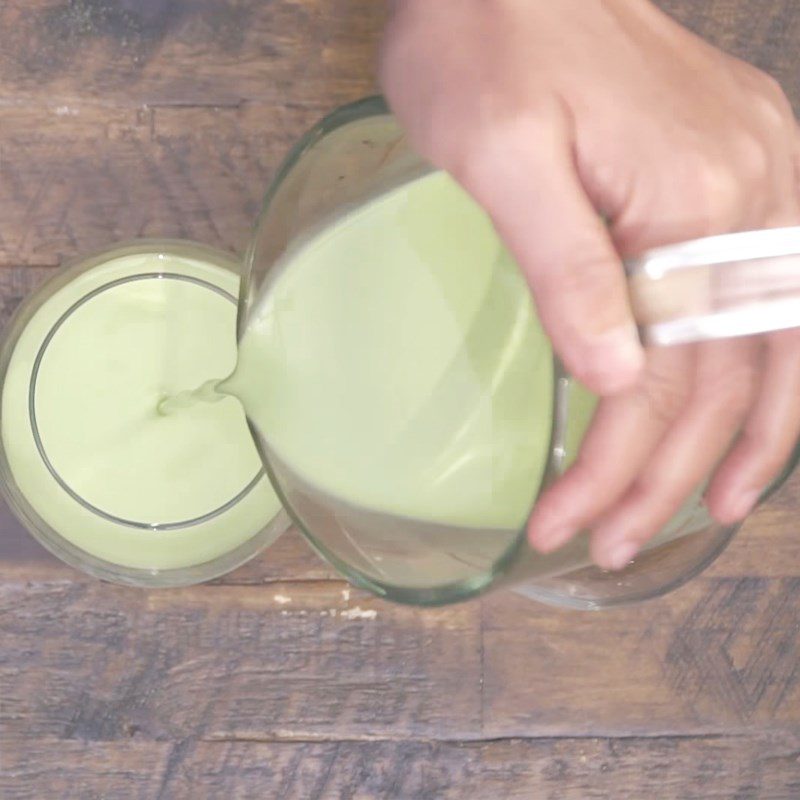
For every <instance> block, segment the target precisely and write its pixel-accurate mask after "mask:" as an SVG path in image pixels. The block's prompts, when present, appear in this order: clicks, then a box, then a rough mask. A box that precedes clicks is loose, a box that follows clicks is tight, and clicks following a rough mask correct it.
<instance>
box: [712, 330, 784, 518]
mask: <svg viewBox="0 0 800 800" xmlns="http://www.w3.org/2000/svg"><path fill="white" fill-rule="evenodd" d="M763 357H764V359H765V368H764V376H763V379H762V381H761V384H760V388H759V394H758V398H757V400H756V402H755V405H754V406H753V409H752V411H751V412H750V414H749V416H748V418H747V422H746V423H745V426H744V429H743V431H742V433H741V436H740V437H739V439H738V441H737V443H736V445H735V447H734V448H733V450H732V451H731V453H730V454H729V456H728V457H727V458H726V459H725V461H724V462H723V464H722V465H721V466H720V468H719V470H718V471H717V473H716V475H715V477H714V480H713V482H712V484H711V486H710V488H709V491H708V494H707V496H706V501H707V503H708V507H709V510H710V511H711V513H712V514H713V515H714V516H715V517H716V518H717V519H718V520H719V521H720V522H723V523H725V524H731V523H734V522H738V521H740V520H742V519H744V517H746V516H747V515H748V514H749V513H750V512H751V511H752V509H753V507H754V506H755V505H756V504H757V502H758V500H759V498H760V497H761V495H762V494H763V493H764V492H765V491H766V490H767V488H768V487H769V484H770V483H771V482H772V481H773V480H774V479H775V477H776V476H777V475H778V473H779V472H780V471H781V469H782V468H783V466H784V465H785V464H786V462H787V461H788V459H789V457H790V455H791V453H792V450H793V449H794V446H795V443H796V442H797V439H798V435H800V332H798V331H785V332H781V333H776V334H773V335H772V336H770V337H769V339H768V340H767V342H766V344H765V353H764V356H763Z"/></svg>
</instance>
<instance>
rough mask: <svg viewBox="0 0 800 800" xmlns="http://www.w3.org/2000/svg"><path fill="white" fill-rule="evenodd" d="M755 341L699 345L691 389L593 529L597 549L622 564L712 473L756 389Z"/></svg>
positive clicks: (609, 563) (612, 565)
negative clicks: (618, 497) (653, 448)
mask: <svg viewBox="0 0 800 800" xmlns="http://www.w3.org/2000/svg"><path fill="white" fill-rule="evenodd" d="M758 363H759V362H758V344H757V341H756V340H752V339H742V340H735V341H730V342H714V343H709V344H705V345H702V346H700V347H698V350H697V369H696V373H695V381H694V388H693V391H692V397H691V398H690V400H689V402H688V403H687V406H686V410H685V411H684V413H683V414H682V415H680V416H679V417H678V418H677V419H676V421H675V422H674V423H673V425H672V427H671V428H670V430H669V432H668V434H667V435H666V437H665V438H664V440H663V441H662V442H661V443H660V445H659V446H658V448H657V450H656V452H655V453H654V454H653V456H652V457H651V459H650V460H649V462H648V464H647V466H646V467H645V468H644V469H643V470H642V472H641V474H640V475H639V476H638V477H637V479H636V481H635V483H634V484H633V486H632V487H631V488H630V489H629V491H628V492H627V494H626V496H625V497H624V498H623V499H622V501H621V502H620V503H619V504H617V505H616V506H615V507H614V508H613V509H612V511H611V512H610V513H608V514H607V515H606V516H605V517H604V518H603V519H602V520H601V521H600V522H599V523H597V524H596V525H595V526H594V528H593V531H592V557H593V558H594V560H595V562H596V563H597V564H599V565H600V566H602V567H605V568H607V569H621V568H623V567H624V566H625V565H626V564H627V563H628V562H629V561H630V560H631V559H632V558H633V557H634V556H635V555H636V553H637V552H638V551H639V550H640V549H641V547H642V546H643V545H644V544H645V543H646V542H647V540H648V539H650V538H652V537H653V536H654V535H655V534H656V533H658V531H659V530H660V529H661V528H662V527H663V526H664V525H666V524H667V522H669V520H670V518H671V517H672V516H673V514H674V513H675V511H676V510H677V509H678V508H680V506H681V505H682V504H683V503H684V502H685V501H686V500H687V498H688V497H689V496H690V495H691V494H692V492H693V491H695V490H696V489H697V487H698V486H700V485H702V483H703V481H704V480H706V479H707V478H708V476H709V475H710V473H711V471H712V470H713V468H714V466H715V465H716V464H717V463H718V462H719V460H720V458H721V457H722V456H723V455H724V453H725V452H726V450H727V449H728V448H729V446H730V444H731V442H732V440H733V439H734V437H735V436H736V433H737V431H738V430H739V429H740V426H741V424H742V422H743V420H744V419H745V417H746V416H747V412H748V409H749V407H750V404H751V402H752V399H753V397H754V396H755V392H756V383H757V378H758V372H759V370H758Z"/></svg>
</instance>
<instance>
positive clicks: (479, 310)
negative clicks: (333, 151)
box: [222, 173, 553, 556]
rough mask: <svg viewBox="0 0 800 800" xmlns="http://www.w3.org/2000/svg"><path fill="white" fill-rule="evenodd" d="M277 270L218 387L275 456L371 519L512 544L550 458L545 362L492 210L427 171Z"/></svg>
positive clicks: (549, 374)
mask: <svg viewBox="0 0 800 800" xmlns="http://www.w3.org/2000/svg"><path fill="white" fill-rule="evenodd" d="M275 275H276V276H277V277H276V279H275V281H274V283H273V284H272V285H271V287H270V288H269V291H268V292H266V294H265V295H264V296H263V297H262V298H261V300H260V302H259V304H258V305H257V307H256V308H255V309H254V310H253V311H252V312H251V314H250V317H249V321H248V325H247V328H246V331H245V333H244V336H243V337H242V339H241V342H240V351H239V361H238V366H237V370H236V372H235V374H234V375H233V376H232V378H231V379H229V380H228V381H227V382H225V383H224V384H223V385H222V388H223V389H224V391H227V392H231V393H233V394H235V395H237V396H238V397H239V398H240V399H241V400H242V402H243V404H244V406H245V408H246V410H247V413H248V416H249V417H250V419H251V421H252V422H253V424H254V425H255V427H256V428H257V429H258V431H259V433H260V435H261V438H262V444H263V446H264V448H265V450H267V451H268V452H270V453H272V454H273V455H274V457H275V459H276V462H277V461H280V462H282V463H283V464H284V465H285V466H286V468H287V469H288V470H290V471H291V472H292V473H293V474H294V475H296V476H297V477H298V478H299V479H300V480H302V481H304V482H307V483H308V484H309V485H310V486H313V487H314V488H315V489H316V490H317V491H319V492H321V493H323V494H326V495H328V496H332V497H334V498H336V499H337V501H343V502H345V503H348V504H351V505H354V506H357V507H359V508H362V509H365V510H368V511H379V512H382V513H387V514H393V515H397V516H399V517H403V518H406V519H413V520H416V521H424V522H429V523H437V524H441V525H450V526H453V525H455V526H465V527H469V528H472V529H475V530H480V529H503V530H509V531H514V532H516V531H517V530H518V529H519V528H520V526H521V525H522V524H523V523H524V521H525V519H526V517H527V515H528V513H529V510H530V508H531V504H532V503H533V500H534V498H535V496H536V492H537V490H538V488H539V485H540V483H541V480H542V476H543V474H544V470H545V467H546V463H547V459H548V445H549V441H550V435H551V419H552V404H553V366H552V356H551V350H550V346H549V343H548V340H547V338H546V337H545V335H544V333H543V332H542V330H541V328H540V326H539V323H538V321H537V318H536V315H535V312H534V309H533V305H532V302H531V299H530V293H529V291H528V288H527V286H526V284H525V282H524V279H523V277H522V276H521V274H520V272H519V270H518V269H517V267H516V265H515V264H514V262H513V261H512V260H511V258H510V257H509V255H508V254H507V252H506V251H505V249H504V248H503V246H502V245H501V243H500V241H499V239H498V237H497V235H496V233H495V232H494V229H493V227H492V225H491V223H490V221H489V219H488V217H487V216H486V215H485V213H484V212H483V211H482V210H481V209H480V208H479V207H478V206H477V205H476V204H475V203H474V202H473V201H472V200H471V199H469V198H468V197H467V196H466V195H465V194H464V192H463V191H461V190H460V189H459V188H458V187H457V186H456V185H455V184H454V183H453V181H452V180H451V179H450V178H449V177H448V176H446V175H444V174H442V173H436V174H432V175H429V176H426V177H425V178H422V179H420V180H417V181H415V182H413V183H411V184H407V185H405V186H403V187H401V188H400V189H397V190H394V191H392V192H390V193H388V194H386V195H383V196H382V197H380V198H378V199H377V200H375V201H373V202H372V203H369V204H368V205H366V206H364V207H362V208H360V209H358V210H356V211H354V212H353V213H351V214H348V215H346V216H344V217H342V218H341V219H339V220H338V221H336V222H335V223H334V224H331V225H330V226H328V227H327V228H326V229H325V230H323V231H322V232H321V233H319V234H318V235H317V236H315V237H313V238H311V239H310V240H309V241H307V242H305V243H304V244H303V245H302V246H300V247H298V248H296V249H295V250H294V251H293V252H291V253H288V254H287V256H286V259H285V262H284V264H283V265H279V266H277V267H276V268H275ZM371 528H372V531H373V533H371V534H370V535H372V536H373V537H374V536H375V534H374V530H375V528H376V525H375V524H374V522H373V524H372V525H371ZM312 532H313V531H312ZM426 536H427V538H428V541H430V533H428V534H426ZM465 539H466V534H462V536H461V541H462V542H463V541H465ZM486 544H487V542H486V539H485V538H484V540H483V542H482V545H481V546H482V547H483V549H484V550H485V549H486ZM499 546H500V548H502V547H506V546H508V542H507V541H506V542H505V543H503V542H499ZM494 555H495V556H497V552H495V553H494Z"/></svg>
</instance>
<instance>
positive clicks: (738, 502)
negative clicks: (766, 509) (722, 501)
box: [730, 491, 761, 522]
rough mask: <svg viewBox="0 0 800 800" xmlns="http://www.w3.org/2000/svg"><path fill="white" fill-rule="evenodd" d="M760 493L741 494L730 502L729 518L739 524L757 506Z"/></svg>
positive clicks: (748, 492)
mask: <svg viewBox="0 0 800 800" xmlns="http://www.w3.org/2000/svg"><path fill="white" fill-rule="evenodd" d="M760 497H761V492H757V491H747V492H741V493H740V494H739V495H738V496H736V497H734V498H733V499H732V500H731V504H730V509H731V517H732V518H733V520H734V521H736V522H741V520H743V519H744V518H745V517H746V516H747V515H748V514H749V513H750V512H751V511H752V510H753V509H754V508H755V507H756V505H757V504H758V501H759V498H760Z"/></svg>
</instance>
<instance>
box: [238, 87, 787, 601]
mask: <svg viewBox="0 0 800 800" xmlns="http://www.w3.org/2000/svg"><path fill="white" fill-rule="evenodd" d="M433 174H435V170H434V168H433V167H431V166H430V165H429V164H427V163H426V162H425V161H424V160H422V159H421V158H420V157H419V156H418V155H417V154H416V153H415V152H414V151H413V149H412V148H411V147H410V145H409V143H408V141H407V139H406V137H405V136H404V134H403V131H402V130H401V129H400V128H399V126H398V124H397V122H396V121H395V120H394V118H393V117H392V116H391V114H390V113H389V112H388V109H387V107H386V105H385V103H384V102H383V100H382V99H381V98H370V99H367V100H364V101H361V102H358V103H355V104H353V105H349V106H346V107H343V108H341V109H339V110H337V111H336V112H334V113H333V114H331V115H330V116H328V117H327V118H326V119H324V120H323V121H322V122H320V123H319V124H318V125H317V126H316V127H315V128H314V129H313V130H311V131H310V132H309V133H308V134H307V135H306V136H305V137H303V139H302V140H301V141H300V142H299V143H298V144H297V146H296V147H295V148H294V150H293V151H292V152H291V154H290V155H289V157H288V159H287V160H286V162H285V163H284V165H283V166H282V168H281V169H280V171H279V172H278V174H277V176H276V178H275V180H274V182H273V184H272V186H271V188H270V190H269V192H268V194H267V197H266V201H265V205H264V210H263V213H262V216H261V218H260V221H259V223H258V227H257V230H256V234H255V237H254V239H253V241H252V244H251V247H250V249H249V252H248V254H247V257H246V262H245V271H244V279H243V284H242V289H241V295H240V306H239V334H240V336H242V335H244V334H245V333H246V329H247V326H248V323H249V322H250V321H251V320H252V319H253V315H256V314H258V313H261V312H260V311H259V309H260V308H261V305H260V304H263V298H265V297H269V296H270V293H271V292H272V291H273V290H274V287H275V285H276V284H277V283H278V282H279V280H280V278H281V276H282V275H283V274H284V272H285V270H286V269H287V267H286V265H287V264H290V262H291V261H292V258H293V257H296V254H297V253H298V252H300V251H301V250H302V248H303V247H304V246H306V245H307V243H308V242H309V241H313V240H314V237H315V236H318V234H319V232H320V231H325V230H327V229H329V228H330V226H331V225H332V224H334V223H335V222H336V221H337V220H340V219H342V218H343V217H344V216H346V215H347V214H352V213H354V212H356V211H357V210H358V209H361V208H363V207H365V206H366V205H367V204H369V203H370V202H373V201H375V199H376V198H382V197H386V196H387V195H389V194H390V193H391V192H393V191H396V190H398V189H402V188H403V187H405V186H408V185H410V184H412V183H413V182H415V181H418V180H420V179H424V178H425V177H426V176H430V175H433ZM431 213H433V214H436V213H437V210H436V209H433V210H432V212H431ZM442 224H443V225H444V224H446V220H442ZM376 237H377V238H376V242H375V246H376V247H380V246H381V241H380V234H379V233H377V232H376ZM361 255H363V254H361ZM354 257H355V256H354ZM706 261H707V259H706ZM702 263H705V262H704V261H703V259H702V258H701V259H699V260H698V265H700V264H702ZM648 266H651V265H650V264H648ZM288 268H289V269H291V266H289V267H288ZM329 268H330V270H335V268H336V265H335V264H333V263H331V264H330V265H329ZM326 269H327V267H326ZM687 275H688V273H685V274H683V276H682V281H683V283H684V284H686V277H687ZM635 277H637V276H635ZM650 277H652V275H651V276H650ZM661 277H662V278H663V275H662V276H661ZM689 277H690V279H691V280H694V281H695V283H697V282H698V281H700V282H702V276H699V277H698V276H697V275H689ZM638 278H639V279H640V280H642V281H643V282H644V283H645V284H646V285H644V286H643V287H642V291H641V292H640V293H639V296H640V297H641V298H643V299H642V303H644V304H645V306H646V308H645V311H646V312H648V313H649V314H650V319H651V320H652V323H653V324H652V325H651V326H650V328H649V329H648V330H649V333H650V336H651V338H655V339H656V340H662V341H663V342H664V343H672V342H673V341H680V340H681V337H683V339H684V340H685V339H687V338H688V339H691V338H692V337H691V333H692V325H694V328H695V330H694V332H695V333H696V332H697V331H696V329H697V328H698V327H702V326H703V325H704V324H706V323H707V322H708V319H709V318H713V319H715V320H718V317H719V315H718V314H717V313H716V312H717V311H718V309H714V311H715V313H710V312H711V309H708V308H707V309H705V310H702V309H699V308H696V307H695V308H692V311H693V316H692V317H691V319H690V320H689V322H687V320H686V319H683V320H682V324H683V328H682V329H681V328H680V325H678V326H676V325H675V324H673V323H674V321H673V320H672V319H671V318H670V316H669V314H666V315H665V310H664V308H663V306H659V304H658V303H657V302H653V299H654V298H655V299H656V300H657V299H658V297H660V296H663V287H662V291H661V292H660V293H659V292H658V291H656V292H648V289H652V288H653V285H655V284H654V283H653V281H649V282H648V281H647V280H646V278H647V276H646V275H644V277H642V275H639V276H638ZM387 280H388V279H387ZM342 291H343V292H344V291H345V287H343V289H342ZM701 294H702V293H701V292H699V291H697V290H696V289H695V291H694V294H693V297H694V298H695V300H696V299H697V298H698V297H699V296H700V295H701ZM707 299H708V298H707ZM362 300H363V301H364V302H368V300H369V298H366V299H365V298H362V297H358V296H354V295H350V296H346V295H345V294H343V295H342V297H341V307H342V310H343V313H345V314H346V310H347V308H353V304H358V303H359V302H361V301H362ZM483 302H484V303H491V302H492V296H491V292H489V294H487V296H486V298H484V300H483ZM686 302H687V301H686V299H684V301H683V303H684V305H686ZM308 311H309V313H310V314H311V313H315V312H314V310H313V309H312V307H311V306H309V309H308ZM673 311H674V310H673ZM704 311H705V312H709V313H704ZM673 316H674V313H673ZM689 323H691V324H689ZM360 324H361V325H363V327H362V329H360V333H361V335H363V336H366V337H369V335H370V330H369V326H368V324H367V323H365V322H364V316H363V315H361V314H359V321H357V322H356V323H354V325H355V327H356V329H357V330H358V329H359V328H358V326H359V325H360ZM739 324H740V328H741V327H742V321H741V320H740V321H739ZM687 326H688V327H687ZM720 335H725V331H724V330H723V331H721V332H720ZM395 344H397V342H395ZM461 346H462V348H463V349H464V350H467V349H469V348H470V347H471V343H469V342H466V341H465V342H464V343H462V345H461ZM487 347H488V348H489V351H490V352H489V355H488V356H486V357H487V358H488V359H497V358H500V357H501V349H502V348H501V345H498V347H497V349H496V351H491V345H487ZM472 355H474V354H472ZM396 357H397V349H395V351H394V352H387V353H386V358H387V359H388V360H389V361H391V360H392V359H393V358H396ZM550 365H551V369H552V386H551V389H550V391H551V393H552V397H551V402H550V404H549V409H547V410H545V411H543V415H544V416H545V417H546V421H545V424H546V425H547V428H548V430H547V436H548V440H549V445H548V454H547V463H546V465H545V469H544V475H543V479H542V481H541V488H542V489H543V488H546V487H547V486H548V485H549V484H550V483H551V482H552V481H554V480H555V479H556V478H558V476H559V475H561V474H562V473H563V471H564V470H565V468H566V467H567V466H568V465H569V463H570V462H571V460H572V459H573V458H574V457H575V454H576V452H577V450H578V447H579V444H580V441H581V438H582V436H583V434H584V432H585V429H586V427H587V425H588V422H589V420H590V417H591V411H590V407H591V404H592V402H593V398H592V397H591V395H589V393H588V392H587V391H586V390H585V389H584V388H583V387H581V386H580V385H579V384H578V383H577V382H576V381H574V380H572V379H571V378H570V376H569V375H568V374H566V373H565V372H564V370H563V369H562V368H561V366H560V365H559V363H558V362H557V360H556V359H555V357H553V356H552V355H551V356H550ZM279 373H280V371H278V374H279ZM276 379H277V378H276ZM266 391H268V390H266ZM315 402H319V403H324V402H325V398H324V397H322V396H320V397H318V398H316V399H315ZM462 413H467V412H466V411H463V412H462V411H456V412H455V417H454V419H453V420H452V421H450V422H448V423H447V424H446V425H445V427H447V425H450V426H451V427H450V428H449V429H448V430H449V434H446V433H443V432H442V431H441V430H440V431H439V434H441V435H442V436H443V439H447V436H448V435H449V436H450V437H454V436H456V435H457V431H458V428H459V425H461V424H462V423H463V420H462V419H461V417H460V416H459V415H460V414H462ZM251 429H252V432H253V435H254V438H255V439H256V441H257V443H258V447H259V450H260V453H261V455H262V458H263V460H264V463H265V465H266V468H267V471H268V474H269V476H270V478H271V480H272V483H273V485H274V487H275V489H276V491H277V492H278V494H279V496H280V498H281V500H282V502H283V504H284V507H285V508H286V510H287V511H288V512H289V514H290V515H291V517H292V518H293V520H294V522H295V523H296V524H297V526H298V527H299V528H300V530H301V531H302V532H303V533H304V535H305V536H306V538H307V539H308V540H309V542H311V544H312V545H313V546H314V547H315V548H316V550H317V551H318V552H319V553H321V554H322V556H323V557H324V558H326V559H327V560H328V561H329V562H331V563H332V564H333V565H334V566H335V567H336V568H337V569H338V570H339V571H340V572H342V573H343V574H344V575H345V576H346V577H347V578H348V580H350V581H351V582H353V583H354V584H356V585H358V586H360V587H363V588H366V589H369V590H370V591H372V592H375V593H376V594H379V595H381V596H383V597H386V598H387V599H391V600H394V601H399V602H403V603H410V604H415V605H436V604H442V603H449V602H454V601H459V600H464V599H466V598H469V597H471V596H473V595H475V594H477V593H479V592H481V591H483V590H485V589H487V588H488V587H491V586H514V587H516V589H517V591H519V592H521V593H523V594H525V595H527V596H529V597H531V598H534V599H537V600H541V601H544V602H549V603H553V604H556V605H565V606H573V607H583V608H599V607H603V606H611V605H615V604H620V603H627V602H632V601H636V600H641V599H645V598H648V597H653V596H656V595H659V594H662V593H664V592H666V591H668V590H670V589H672V588H675V587H676V586H678V585H680V584H681V583H683V582H685V581H686V580H688V579H689V578H691V577H692V576H693V575H695V574H697V573H698V572H699V571H701V570H702V569H703V568H704V567H705V566H707V565H708V564H709V563H710V562H711V561H713V560H714V559H715V558H716V557H717V555H719V553H720V552H721V551H722V550H723V549H724V548H725V546H726V545H727V543H728V542H729V541H730V539H731V537H732V536H733V534H734V532H735V528H732V527H724V526H721V525H719V524H716V523H715V522H714V521H713V520H712V519H711V517H710V516H709V514H708V513H707V511H706V509H705V507H704V505H703V502H702V489H703V487H698V489H697V491H696V493H695V495H694V496H693V497H692V498H691V499H690V501H689V502H687V503H686V505H685V506H684V507H683V508H682V509H681V510H680V512H679V513H678V514H677V515H676V516H675V517H674V518H673V520H672V521H671V522H670V523H669V524H668V525H667V526H666V528H665V529H664V530H663V531H661V533H660V534H659V535H658V536H657V537H656V538H655V539H654V540H653V541H652V542H650V544H649V545H648V547H647V548H646V549H645V551H644V552H643V553H642V554H641V555H640V556H639V557H638V558H637V559H636V560H635V561H634V562H632V563H631V564H630V566H629V567H628V568H626V569H625V570H623V571H621V572H618V573H608V572H605V571H603V570H601V569H599V568H597V567H594V566H592V565H591V562H590V558H589V553H588V537H587V536H586V535H580V536H578V537H577V538H576V539H575V540H574V541H573V542H571V543H570V544H568V545H567V546H566V547H564V548H563V549H562V550H560V551H559V552H557V553H555V554H552V555H548V556H544V555H541V554H538V553H535V552H533V551H532V550H531V549H530V548H529V547H528V545H527V543H526V536H525V530H524V520H522V519H520V520H519V524H518V525H517V526H515V527H492V526H488V525H480V524H477V525H471V524H463V523H462V524H458V523H456V524H453V523H442V522H441V521H436V520H430V521H424V520H420V519H410V518H407V517H404V516H403V515H402V514H398V513H390V512H388V511H380V510H378V509H377V508H376V507H375V506H372V507H365V506H363V505H359V504H357V503H353V502H351V501H350V500H348V499H345V498H342V497H340V496H337V494H336V493H335V492H334V491H331V490H329V489H326V488H325V487H320V486H319V485H315V484H314V483H313V482H311V481H309V480H307V479H306V478H304V477H303V476H302V475H301V474H299V473H298V472H297V471H296V470H295V469H293V468H292V467H291V466H290V465H289V464H288V463H287V461H286V460H285V459H284V458H283V457H282V455H281V453H280V452H279V449H280V448H279V447H278V446H276V445H275V444H274V442H273V440H272V438H273V437H272V436H271V433H270V431H269V430H260V429H259V428H258V427H257V426H255V425H252V424H251ZM793 466H794V461H793V463H792V464H791V465H790V466H789V467H788V468H787V472H786V474H785V475H784V476H783V478H782V479H781V480H780V481H778V482H777V483H776V484H775V486H776V487H777V486H778V485H780V483H781V482H782V480H783V479H784V478H785V477H786V475H788V473H789V471H790V469H791V468H792V467H793ZM475 490H476V491H479V490H480V487H475ZM532 499H533V498H532Z"/></svg>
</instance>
